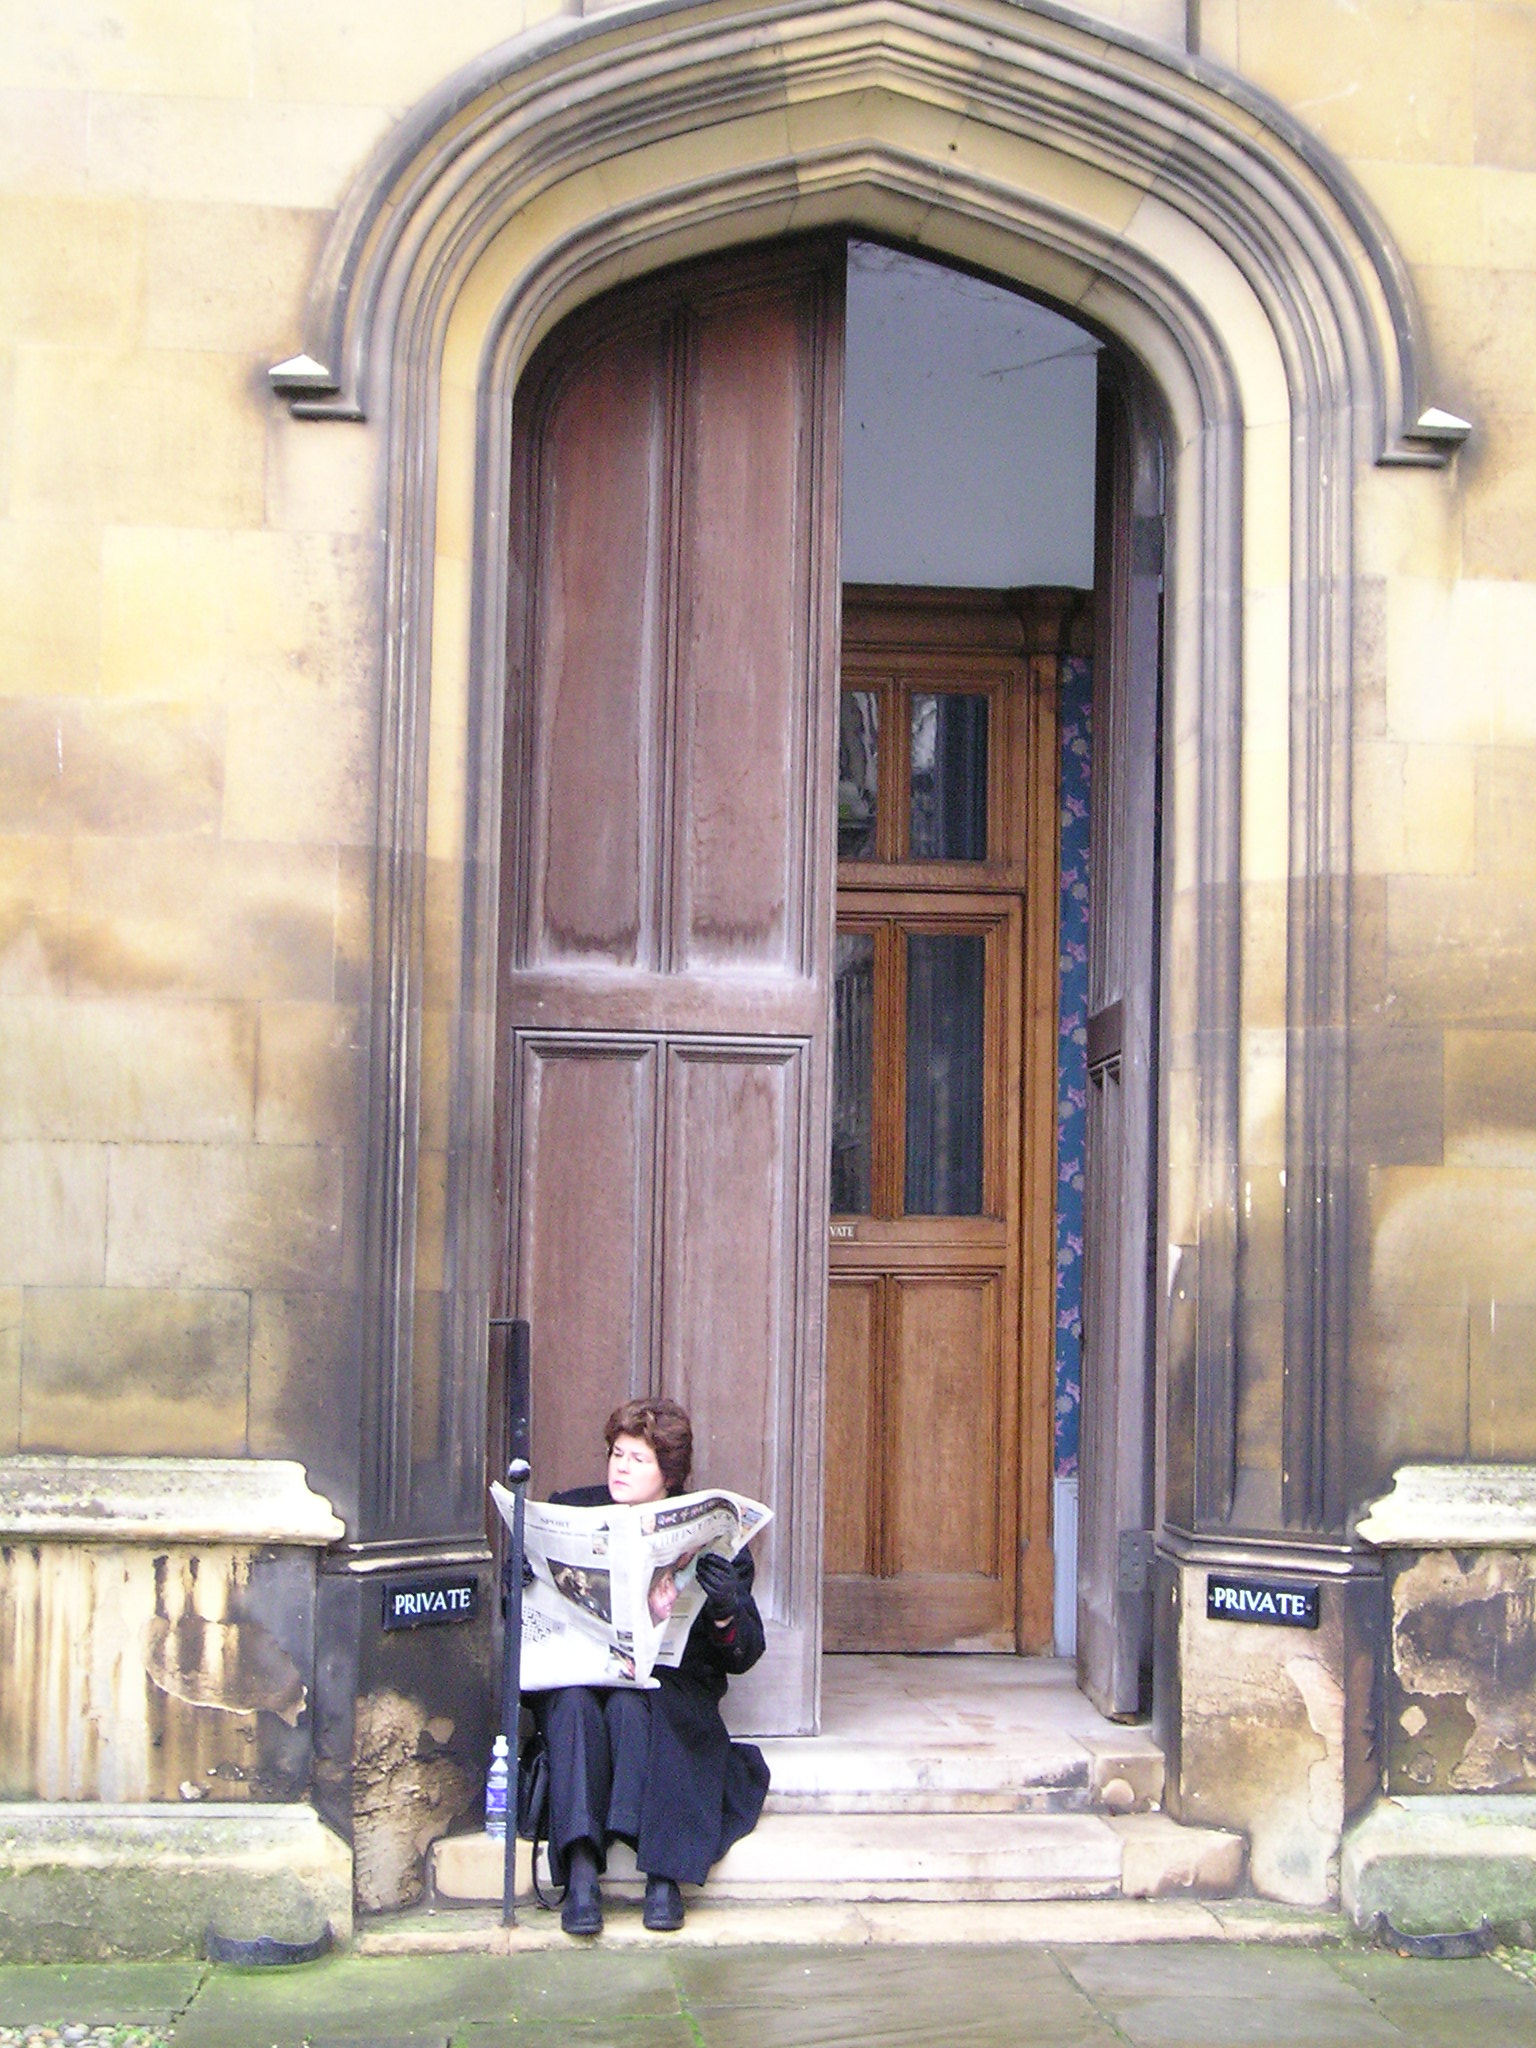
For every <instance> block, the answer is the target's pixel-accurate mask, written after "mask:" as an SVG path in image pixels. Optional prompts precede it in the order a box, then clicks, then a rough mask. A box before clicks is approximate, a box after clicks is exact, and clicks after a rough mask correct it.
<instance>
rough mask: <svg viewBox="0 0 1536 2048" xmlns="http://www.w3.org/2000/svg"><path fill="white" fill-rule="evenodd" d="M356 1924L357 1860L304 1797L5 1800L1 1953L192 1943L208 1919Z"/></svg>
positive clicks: (296, 1937) (217, 1922) (227, 1929)
mask: <svg viewBox="0 0 1536 2048" xmlns="http://www.w3.org/2000/svg"><path fill="white" fill-rule="evenodd" d="M327 1924H329V1925H330V1927H331V1929H332V1931H333V1933H334V1934H335V1935H336V1936H337V1937H338V1938H339V1939H340V1940H342V1941H346V1940H348V1939H350V1936H351V1931H352V1859H351V1857H350V1855H349V1854H348V1852H347V1849H346V1846H345V1844H344V1843H342V1842H341V1841H339V1840H338V1839H337V1837H336V1836H335V1835H333V1834H332V1833H331V1832H330V1830H329V1829H328V1828H326V1827H324V1826H322V1825H321V1823H320V1821H319V1820H318V1819H317V1818H316V1816H315V1814H314V1813H313V1812H311V1811H310V1809H309V1808H308V1807H304V1806H276V1807H272V1806H267V1807H239V1808H234V1809H231V1808H229V1807H227V1806H221V1807H215V1806H207V1807H198V1808H192V1809H186V1808H177V1807H164V1808H161V1809H159V1810H153V1809H150V1810H146V1809H145V1808H143V1807H139V1808H136V1809H135V1808H131V1807H114V1806H101V1805H94V1804H87V1805H81V1804H78V1803H72V1804H68V1805H63V1806H59V1805H47V1804H29V1805H23V1806H10V1807H5V1808H0V1957H3V1958H5V1959H26V1960H32V1961H45V1962H53V1961H64V1960H67V1959H69V1958H72V1957H80V1958H83V1959H87V1960H105V1959H106V1958H108V1957H111V1956H170V1955H185V1954H196V1953H197V1952H198V1951H199V1950H200V1949H201V1947H202V1944H203V1939H204V1936H205V1934H206V1932H207V1930H208V1928H209V1927H210V1926H211V1927H214V1928H215V1929H216V1930H217V1931H218V1932H219V1933H221V1934H225V1935H230V1936H234V1937H237V1938H240V1939H246V1940H249V1939H252V1938H254V1937H256V1936H258V1935H263V1934H266V1935H271V1936H273V1937H275V1938H276V1939H278V1940H281V1941H295V1942H298V1941H312V1940H314V1938H315V1937H316V1936H317V1935H318V1934H320V1933H321V1932H322V1931H323V1929H324V1928H325V1927H326V1925H327Z"/></svg>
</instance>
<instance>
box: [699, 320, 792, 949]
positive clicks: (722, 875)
mask: <svg viewBox="0 0 1536 2048" xmlns="http://www.w3.org/2000/svg"><path fill="white" fill-rule="evenodd" d="M809 310H810V309H809V308H808V306H807V305H806V304H805V303H804V302H803V301H802V300H799V299H797V298H796V297H795V296H793V295H790V294H787V293H784V292H778V291H775V292H772V293H769V294H753V295H750V296H747V297H744V298H736V297H732V298H730V299H727V300H725V301H724V302H722V303H720V304H718V305H715V306H712V307H707V308H705V309H704V310H703V311H701V312H700V313H699V314H698V316H697V317H696V318H695V320H694V321H693V322H692V323H691V331H690V340H689V359H688V375H687V378H686V382H685V391H686V394H687V403H688V434H689V460H688V463H687V467H686V470H685V491H686V497H685V503H684V511H683V531H682V536H681V545H680V563H679V566H680V571H681V574H680V590H679V597H678V607H679V627H680V632H681V688H682V717H683V721H684V728H685V737H684V742H683V747H682V750H681V757H680V762H679V772H680V775H681V777H682V782H683V787H682V792H681V803H680V810H679V815H680V824H681V830H682V845H681V848H680V875H679V884H680V887H679V914H680V920H681V925H682V932H683V938H682V943H681V947H680V951H681V953H682V955H683V957H684V958H685V959H686V961H687V963H688V964H689V965H690V966H693V967H695V968H700V967H708V966H711V965H727V966H741V965H745V964H747V963H749V962H750V963H752V964H754V965H757V966H761V967H779V966H791V965H793V966H796V967H801V968H803V967H804V965H805V961H804V940H805V937H806V935H805V934H804V933H802V931H801V930H800V929H799V928H798V927H797V928H795V929H793V930H791V928H790V926H791V910H792V907H794V906H798V905H799V904H800V902H801V899H802V893H803V892H802V889H801V887H800V882H801V875H802V871H803V866H804V839H805V834H804V820H803V817H802V816H801V814H800V810H799V803H798V801H797V799H798V798H799V797H800V796H801V794H802V786H803V777H804V761H805V756H806V751H807V744H806V743H807V733H806V722H807V719H808V718H809V717H810V716H811V714H812V711H813V703H812V700H811V699H810V698H809V696H808V694H807V691H806V688H805V654H806V633H807V625H808V620H807V617H806V600H807V591H808V589H809V586H810V571H811V564H810V562H809V560H808V559H807V558H806V556H805V552H804V549H803V547H801V548H797V544H796V543H797V536H800V535H803V534H804V533H806V532H807V530H808V527H809V520H810V509H811V508H810V502H809V500H810V489H811V485H812V482H813V475H812V472H811V471H810V468H809V465H808V464H807V462H806V459H805V458H806V455H807V453H808V452H809V450H808V449H807V448H806V447H804V446H803V445H802V422H803V420H804V419H805V417H806V415H807V410H808V408H809V406H810V405H811V404H812V402H813V399H814V393H813V392H812V390H810V389H809V388H808V386H809V382H810V379H811V378H812V376H813V374H814V370H815V364H814V360H813V359H812V352H811V351H809V350H808V349H807V346H806V342H807V338H808V337H807V333H806V322H807V314H808V311H809Z"/></svg>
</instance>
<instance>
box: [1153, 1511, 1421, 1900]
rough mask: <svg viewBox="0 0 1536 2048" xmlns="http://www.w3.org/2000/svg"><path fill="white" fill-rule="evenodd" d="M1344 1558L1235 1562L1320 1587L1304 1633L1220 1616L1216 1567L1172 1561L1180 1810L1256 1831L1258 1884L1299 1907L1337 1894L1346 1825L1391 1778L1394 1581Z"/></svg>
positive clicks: (1170, 1710) (1163, 1579)
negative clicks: (1383, 1650) (1383, 1745)
mask: <svg viewBox="0 0 1536 2048" xmlns="http://www.w3.org/2000/svg"><path fill="white" fill-rule="evenodd" d="M1330 1562H1331V1564H1332V1567H1333V1569H1332V1574H1331V1575H1330V1573H1329V1571H1328V1570H1326V1569H1324V1567H1325V1566H1326V1565H1328V1564H1329V1563H1330ZM1339 1563H1340V1561H1339V1560H1338V1559H1336V1558H1335V1559H1333V1560H1327V1559H1323V1558H1320V1557H1316V1556H1313V1557H1311V1558H1310V1559H1309V1557H1308V1555H1307V1554H1306V1553H1305V1552H1301V1551H1296V1552H1294V1553H1282V1552H1280V1551H1279V1549H1278V1547H1276V1551H1275V1554H1274V1555H1273V1557H1271V1558H1269V1559H1267V1560H1260V1559H1254V1560H1252V1561H1250V1562H1249V1563H1247V1564H1246V1565H1242V1566H1238V1567H1232V1566H1224V1567H1223V1569H1234V1568H1235V1569H1239V1570H1241V1571H1244V1572H1246V1573H1248V1574H1249V1575H1251V1576H1254V1577H1258V1578H1260V1579H1274V1580H1282V1581H1285V1582H1305V1583H1307V1584H1315V1585H1317V1586H1318V1589H1319V1601H1318V1626H1317V1627H1316V1628H1315V1629H1304V1628H1286V1627H1281V1626H1278V1625H1275V1624H1272V1623H1257V1624H1249V1623H1235V1622H1231V1621H1224V1620H1210V1619H1208V1618H1207V1615H1206V1580H1207V1577H1208V1573H1209V1567H1207V1566H1205V1565H1203V1564H1195V1563H1192V1562H1180V1561H1175V1560H1174V1559H1172V1558H1168V1557H1163V1558H1160V1560H1159V1580H1158V1607H1157V1615H1158V1639H1157V1654H1158V1662H1159V1667H1160V1668H1159V1678H1158V1688H1157V1690H1158V1702H1159V1706H1158V1713H1159V1721H1158V1728H1157V1734H1158V1737H1159V1740H1160V1741H1161V1742H1162V1744H1163V1746H1164V1748H1165V1750H1166V1752H1167V1757H1168V1772H1169V1779H1168V1790H1167V1795H1166V1803H1167V1806H1168V1809H1169V1811H1170V1812H1171V1813H1173V1814H1174V1815H1176V1816H1177V1818H1179V1819H1180V1820H1182V1821H1184V1822H1186V1823H1188V1824H1192V1825H1198V1826H1205V1827H1217V1828H1230V1829H1234V1830H1238V1831H1240V1832H1241V1833H1243V1834H1245V1835H1246V1836H1247V1837H1248V1843H1249V1875H1250V1878H1251V1880H1252V1884H1253V1888H1254V1890H1255V1891H1257V1892H1259V1893H1261V1894H1262V1895H1263V1896H1265V1897H1266V1898H1272V1899H1279V1900H1283V1901H1284V1902H1285V1903H1287V1904H1289V1905H1296V1906H1324V1905H1330V1904H1332V1903H1333V1902H1334V1901H1335V1900H1336V1899H1337V1897H1338V1855H1339V1842H1340V1838H1341V1836H1342V1834H1343V1830H1344V1826H1345V1822H1346V1821H1347V1820H1348V1819H1349V1818H1350V1816H1351V1815H1352V1814H1354V1813H1355V1812H1357V1811H1359V1810H1360V1808H1361V1807H1362V1806H1364V1805H1365V1804H1366V1803H1367V1802H1368V1801H1369V1799H1370V1798H1371V1796H1372V1795H1373V1793H1374V1792H1375V1791H1376V1789H1377V1787H1378V1785H1379V1782H1380V1780H1379V1776H1378V1775H1377V1774H1378V1770H1379V1765H1378V1762H1377V1758H1376V1751H1375V1745H1374V1740H1373V1730H1374V1718H1375V1717H1374V1702H1375V1668H1376V1643H1377V1639H1378V1635H1379V1628H1380V1622H1379V1615H1380V1607H1381V1581H1380V1579H1379V1578H1376V1577H1360V1576H1354V1575H1352V1574H1348V1573H1346V1572H1344V1571H1341V1570H1340V1569H1339Z"/></svg>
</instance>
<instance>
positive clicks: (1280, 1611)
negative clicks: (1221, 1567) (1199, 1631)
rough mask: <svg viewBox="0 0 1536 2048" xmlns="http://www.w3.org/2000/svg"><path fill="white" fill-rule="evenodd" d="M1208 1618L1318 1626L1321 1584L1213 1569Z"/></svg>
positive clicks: (1207, 1591)
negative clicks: (1241, 1576)
mask: <svg viewBox="0 0 1536 2048" xmlns="http://www.w3.org/2000/svg"><path fill="white" fill-rule="evenodd" d="M1205 1618H1206V1620H1207V1621H1259V1622H1268V1624H1269V1625H1270V1627H1272V1628H1316V1627H1317V1587H1316V1585H1307V1584H1304V1583H1303V1582H1302V1581H1301V1580H1299V1579H1231V1578H1228V1577H1227V1576H1226V1575H1225V1574H1224V1573H1222V1572H1211V1573H1209V1574H1208V1575H1207V1578H1206V1581H1205Z"/></svg>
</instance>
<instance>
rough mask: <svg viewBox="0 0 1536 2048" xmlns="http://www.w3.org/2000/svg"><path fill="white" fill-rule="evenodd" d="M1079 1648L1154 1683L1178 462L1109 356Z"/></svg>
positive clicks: (1124, 1682) (1109, 1681) (1127, 1680)
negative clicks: (1160, 882)
mask: <svg viewBox="0 0 1536 2048" xmlns="http://www.w3.org/2000/svg"><path fill="white" fill-rule="evenodd" d="M1098 506H1099V531H1098V547H1097V556H1098V589H1097V592H1096V594H1095V611H1096V617H1095V629H1094V644H1095V649H1096V659H1095V662H1094V672H1093V766H1092V790H1091V796H1090V801H1089V816H1090V833H1091V846H1090V852H1089V862H1088V868H1089V877H1090V892H1091V893H1090V937H1089V948H1088V1134H1087V1152H1086V1161H1085V1174H1086V1185H1085V1191H1084V1255H1083V1409H1082V1434H1081V1448H1080V1460H1079V1474H1080V1479H1079V1487H1080V1491H1079V1500H1078V1530H1079V1544H1080V1554H1079V1560H1078V1582H1077V1583H1078V1596H1077V1661H1078V1673H1079V1677H1080V1679H1081V1681H1082V1685H1083V1689H1084V1691H1085V1692H1086V1693H1087V1694H1088V1696H1089V1698H1090V1699H1091V1700H1092V1701H1093V1702H1094V1704H1095V1705H1096V1706H1097V1707H1098V1708H1099V1709H1100V1711H1101V1712H1103V1713H1105V1714H1110V1715H1118V1716H1121V1717H1124V1716H1129V1715H1134V1714H1136V1713H1138V1712H1139V1711H1141V1710H1143V1709H1144V1707H1145V1706H1146V1704H1147V1703H1148V1699H1149V1687H1150V1677H1151V1672H1150V1661H1151V1597H1150V1590H1149V1584H1148V1566H1149V1562H1150V1558H1149V1550H1150V1541H1151V1519H1152V1486H1151V1470H1152V1458H1151V1450H1152V1445H1151V1429H1152V1414H1153V1389H1152V1370H1153V1368H1152V1359H1153V1329H1154V1326H1153V1313H1152V1312H1153V1288H1154V1286H1155V1284H1156V1274H1155V1270H1154V1268H1155V1246H1156V1243H1157V1230H1156V1204H1157V1173H1156V1157H1157V1122H1156V1118H1157V1090H1156V1031H1157V986H1156V979H1157V944H1156V934H1157V901H1158V892H1157V873H1158V719H1159V698H1160V692H1161V674H1162V587H1163V465H1162V446H1161V442H1160V440H1159V437H1158V433H1157V429H1156V425H1155V421H1154V417H1153V414H1152V410H1151V407H1150V405H1149V403H1148V401H1147V399H1146V397H1145V395H1144V394H1143V393H1142V391H1141V388H1140V385H1139V383H1138V382H1137V381H1136V379H1135V378H1134V377H1133V376H1132V374H1131V372H1130V370H1129V366H1121V365H1119V364H1118V363H1117V362H1116V360H1115V359H1114V358H1113V357H1112V356H1111V354H1110V352H1109V351H1107V350H1106V352H1105V353H1104V355H1103V356H1101V357H1100V381H1099V481H1098Z"/></svg>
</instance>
